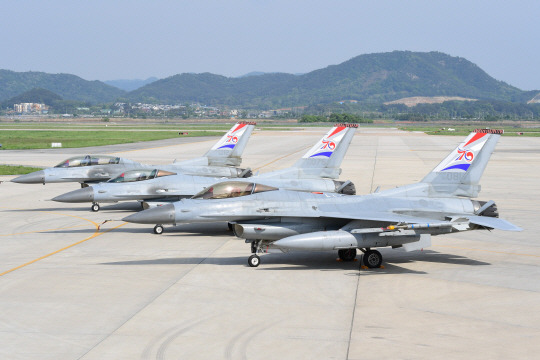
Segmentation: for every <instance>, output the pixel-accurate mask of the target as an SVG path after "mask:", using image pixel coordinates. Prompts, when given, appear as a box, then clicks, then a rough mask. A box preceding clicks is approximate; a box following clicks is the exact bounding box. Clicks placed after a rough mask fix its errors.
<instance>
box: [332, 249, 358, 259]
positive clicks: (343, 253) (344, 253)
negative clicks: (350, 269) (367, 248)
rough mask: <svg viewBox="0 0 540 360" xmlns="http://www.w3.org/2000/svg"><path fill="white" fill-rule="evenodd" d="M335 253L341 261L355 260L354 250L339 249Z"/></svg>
mask: <svg viewBox="0 0 540 360" xmlns="http://www.w3.org/2000/svg"><path fill="white" fill-rule="evenodd" d="M337 253H338V256H339V259H340V260H341V261H354V259H356V249H341V250H338V252H337Z"/></svg>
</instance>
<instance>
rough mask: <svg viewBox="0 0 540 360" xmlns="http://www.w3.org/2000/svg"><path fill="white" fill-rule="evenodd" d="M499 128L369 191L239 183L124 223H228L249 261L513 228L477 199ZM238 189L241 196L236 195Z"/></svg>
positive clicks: (349, 253) (369, 259) (375, 259)
mask: <svg viewBox="0 0 540 360" xmlns="http://www.w3.org/2000/svg"><path fill="white" fill-rule="evenodd" d="M501 134H502V130H482V129H480V130H475V131H474V132H473V133H471V134H470V135H469V136H468V137H467V138H466V139H465V141H464V142H463V143H461V144H459V146H458V147H457V148H456V149H455V150H454V151H452V152H451V153H450V154H449V155H448V156H447V157H446V158H445V159H444V160H443V161H442V162H441V163H440V164H439V165H437V166H436V167H435V168H434V169H433V170H432V171H431V172H430V173H429V174H427V176H425V177H424V179H423V180H422V181H420V182H419V183H416V184H411V185H406V186H402V187H397V188H394V189H391V190H386V191H381V192H376V193H372V194H369V195H362V196H360V195H355V196H343V195H340V194H328V193H323V194H315V193H308V192H298V191H287V190H282V189H278V188H272V187H268V186H265V187H262V186H259V185H258V184H256V183H250V182H247V181H246V182H245V187H244V189H242V191H241V193H240V194H241V196H239V197H234V196H235V195H232V194H231V196H229V197H228V198H223V197H226V196H223V195H221V196H219V198H216V197H215V196H213V195H212V194H210V193H209V192H208V191H206V192H202V193H201V194H198V195H197V196H195V197H194V198H193V199H184V200H181V201H178V202H175V203H173V204H169V205H164V206H162V207H160V208H155V209H149V210H144V211H141V212H139V213H136V214H133V215H130V216H128V217H126V218H124V219H123V220H124V221H128V222H134V223H143V224H148V223H150V224H152V223H169V224H177V223H184V222H210V221H229V222H231V223H232V224H233V230H234V233H235V234H236V236H238V237H240V238H242V239H245V240H246V242H248V243H251V250H252V253H253V254H252V255H251V256H250V257H249V259H248V264H249V266H252V267H256V266H258V265H259V264H260V257H259V256H258V255H257V254H258V253H267V252H288V251H291V250H300V251H309V250H312V251H322V250H337V251H338V255H339V257H340V258H341V259H342V260H345V261H352V260H354V258H355V257H356V253H357V249H360V250H361V251H362V252H363V253H364V256H363V262H364V265H365V266H367V267H369V268H376V267H379V266H380V265H381V263H382V261H383V258H382V255H381V253H380V252H379V251H377V250H374V248H378V247H386V246H391V247H392V248H398V247H403V248H404V249H405V250H406V251H412V250H417V249H420V248H425V247H428V246H430V244H431V236H432V235H442V234H449V233H454V232H459V231H468V230H485V229H487V230H491V229H500V230H507V231H521V229H520V228H519V227H517V226H515V225H513V224H511V223H509V222H508V221H506V220H503V219H500V218H499V213H498V210H497V205H496V204H495V202H494V201H492V200H490V201H478V200H473V199H472V198H474V197H477V196H478V193H479V191H480V185H479V180H480V177H481V176H482V173H483V172H484V169H485V167H486V165H487V163H488V160H489V158H490V156H491V153H492V152H493V150H494V148H495V145H496V143H497V141H498V140H499V138H500V135H501ZM242 195H243V196H242Z"/></svg>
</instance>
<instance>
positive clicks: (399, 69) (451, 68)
mask: <svg viewBox="0 0 540 360" xmlns="http://www.w3.org/2000/svg"><path fill="white" fill-rule="evenodd" d="M411 96H462V97H467V98H475V99H491V100H502V101H512V102H526V101H528V100H530V98H531V97H530V92H529V93H527V92H524V91H522V90H520V89H518V88H515V87H513V86H510V85H508V84H506V83H504V82H502V81H497V80H495V79H493V78H492V77H490V76H489V75H488V74H486V73H485V72H484V71H483V70H482V69H480V68H479V67H478V66H476V65H475V64H473V63H471V62H470V61H468V60H466V59H464V58H460V57H452V56H449V55H446V54H443V53H440V52H429V53H424V52H410V51H394V52H390V53H379V54H368V55H360V56H357V57H355V58H352V59H350V60H348V61H346V62H343V63H341V64H339V65H332V66H328V67H326V68H324V69H320V70H315V71H312V72H310V73H307V74H303V75H291V74H283V73H268V74H262V75H258V76H246V77H240V78H228V77H224V76H220V75H214V74H210V73H204V74H180V75H174V76H171V77H168V78H165V79H162V80H158V81H156V82H153V83H151V84H149V85H146V86H143V87H142V88H140V89H137V90H135V91H132V92H130V93H129V94H128V95H127V97H128V99H130V100H131V101H141V102H148V101H155V102H165V103H186V102H200V103H204V104H208V105H232V106H235V105H236V106H243V107H267V108H276V107H284V106H302V105H313V104H318V103H330V102H335V101H339V100H357V101H359V102H371V103H382V102H384V101H389V100H396V99H399V98H403V97H411Z"/></svg>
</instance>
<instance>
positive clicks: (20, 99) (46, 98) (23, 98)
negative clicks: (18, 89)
mask: <svg viewBox="0 0 540 360" xmlns="http://www.w3.org/2000/svg"><path fill="white" fill-rule="evenodd" d="M60 100H62V97H61V96H60V95H58V94H55V93H53V92H52V91H49V90H47V89H39V88H34V89H31V90H28V91H26V92H24V93H22V94H19V95H17V96H14V97H12V98H11V99H8V100H5V101H4V102H2V107H12V106H13V104H19V103H38V104H45V105H49V106H53V105H54V104H55V103H56V102H58V101H60Z"/></svg>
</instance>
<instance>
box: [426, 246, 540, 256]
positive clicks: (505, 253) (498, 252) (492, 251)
mask: <svg viewBox="0 0 540 360" xmlns="http://www.w3.org/2000/svg"><path fill="white" fill-rule="evenodd" d="M433 247H445V248H450V249H459V250H471V251H481V252H489V253H494V254H504V255H517V256H530V257H538V258H540V255H534V254H519V253H511V252H506V251H494V250H484V249H474V248H467V247H459V246H451V245H433Z"/></svg>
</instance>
